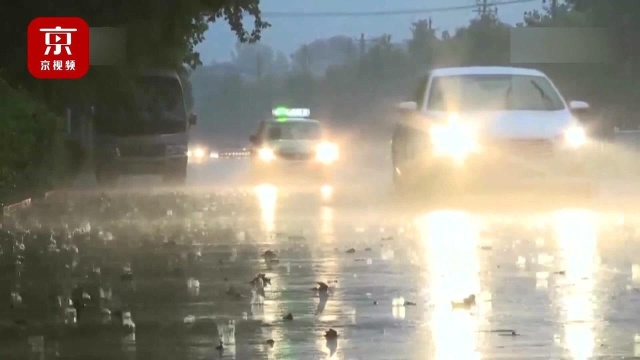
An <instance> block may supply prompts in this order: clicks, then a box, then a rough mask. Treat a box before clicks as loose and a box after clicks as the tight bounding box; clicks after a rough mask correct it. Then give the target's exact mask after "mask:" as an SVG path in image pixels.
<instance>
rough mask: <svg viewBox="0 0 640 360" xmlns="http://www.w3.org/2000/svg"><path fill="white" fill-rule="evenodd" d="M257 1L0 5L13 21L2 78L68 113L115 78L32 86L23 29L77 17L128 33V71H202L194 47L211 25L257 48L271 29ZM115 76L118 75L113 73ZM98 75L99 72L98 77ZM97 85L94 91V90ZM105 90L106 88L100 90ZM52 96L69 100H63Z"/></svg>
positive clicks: (7, 30) (65, 0)
mask: <svg viewBox="0 0 640 360" xmlns="http://www.w3.org/2000/svg"><path fill="white" fill-rule="evenodd" d="M258 4H259V0H247V1H242V2H229V1H223V0H202V1H200V0H167V1H160V2H159V1H153V0H137V1H122V0H103V1H97V0H90V1H79V2H78V1H72V0H60V1H55V2H52V1H48V0H24V1H4V2H2V3H0V13H2V14H6V15H10V16H5V17H4V19H3V29H4V31H3V36H4V37H5V38H6V39H12V40H11V41H8V42H6V44H4V45H3V47H2V50H0V74H1V75H2V77H4V78H5V79H6V80H7V81H8V82H9V83H10V84H12V85H14V86H19V87H22V86H25V87H27V88H29V89H31V90H36V91H37V92H38V93H39V95H40V96H41V97H42V98H44V99H46V100H48V103H50V104H51V105H53V107H54V108H55V109H56V110H61V109H62V108H64V106H63V105H64V103H65V102H66V101H68V100H69V99H70V98H74V99H76V98H78V97H79V96H80V95H83V94H87V96H89V94H90V93H91V91H90V88H91V87H92V86H96V85H95V82H96V81H98V82H99V81H102V80H104V78H107V79H108V78H109V77H110V76H113V75H112V74H110V75H106V76H101V75H100V74H98V75H96V76H92V73H93V72H94V71H93V69H92V70H91V71H90V74H89V76H87V77H86V78H85V79H84V81H78V82H73V84H70V82H66V83H65V82H61V81H48V82H42V81H34V79H32V78H31V76H30V75H29V74H28V72H27V70H26V67H25V65H24V64H25V63H26V37H25V35H24V34H25V29H27V26H28V24H29V22H30V21H31V20H32V19H33V18H35V17H38V16H79V17H82V18H83V19H85V20H86V21H87V23H88V24H89V26H91V27H102V26H119V27H123V28H125V29H126V31H127V35H128V36H127V60H128V63H127V69H126V70H125V69H119V70H118V71H121V72H126V71H130V70H135V69H137V68H139V67H143V66H150V65H160V66H170V67H173V68H176V69H179V68H180V66H181V65H182V64H183V63H185V64H187V65H188V66H190V67H195V66H196V65H199V64H200V63H201V62H200V58H199V54H198V53H197V52H196V51H195V46H196V45H197V44H198V43H199V42H201V41H202V40H203V35H204V33H205V31H206V30H207V27H208V23H210V22H214V21H218V20H219V19H221V18H222V19H224V20H225V21H227V22H228V23H229V26H230V27H231V29H232V30H233V31H234V32H235V33H236V35H237V36H238V38H239V40H240V41H242V42H256V41H258V40H259V39H260V37H261V34H262V30H264V29H266V28H267V27H268V26H269V24H268V23H266V22H265V21H263V20H262V17H261V13H260V9H259V7H258ZM243 14H248V15H249V16H252V17H253V18H254V22H253V25H254V28H253V29H252V30H247V29H246V28H245V26H244V25H243V22H242V20H243ZM114 71H115V70H114ZM98 72H100V71H98ZM92 84H93V85H92ZM98 86H103V85H98ZM54 94H67V95H68V96H66V97H65V98H59V97H55V96H54Z"/></svg>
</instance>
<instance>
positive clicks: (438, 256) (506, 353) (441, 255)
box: [0, 180, 640, 360]
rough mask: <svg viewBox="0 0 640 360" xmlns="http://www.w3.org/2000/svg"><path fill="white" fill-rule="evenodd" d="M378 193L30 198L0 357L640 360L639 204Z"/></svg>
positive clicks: (0, 314) (12, 271)
mask: <svg viewBox="0 0 640 360" xmlns="http://www.w3.org/2000/svg"><path fill="white" fill-rule="evenodd" d="M225 181H226V180H225ZM385 186H386V184H383V185H380V186H378V187H377V188H376V187H366V186H365V187H340V186H336V187H335V188H326V187H325V188H321V187H316V188H307V189H304V190H291V189H289V188H286V187H285V188H282V187H281V188H278V187H276V186H271V185H261V186H255V187H245V186H233V187H231V190H215V189H206V190H198V191H190V192H185V193H166V192H159V193H142V192H131V193H129V192H123V193H111V194H99V193H95V192H87V193H74V194H66V195H64V194H63V195H60V196H57V195H56V196H52V197H51V198H50V199H49V200H47V201H45V202H42V203H35V204H34V205H33V207H32V208H31V209H29V210H27V211H25V212H20V213H18V214H16V215H14V218H13V219H6V220H7V221H6V222H5V224H4V229H3V233H2V254H1V255H0V258H1V261H2V277H1V279H0V291H1V294H2V301H1V303H0V307H1V310H0V331H1V335H0V359H141V360H142V359H212V358H213V359H215V358H229V359H324V358H328V357H330V356H332V357H331V358H334V359H431V358H433V359H474V358H478V359H481V358H482V359H496V358H504V359H513V358H526V359H531V358H575V359H585V358H590V357H598V356H612V357H620V356H627V357H630V356H634V355H635V356H640V336H636V333H640V256H639V255H638V254H640V251H639V250H640V240H639V238H638V236H639V231H640V216H638V215H637V212H635V211H631V210H629V211H625V212H622V211H616V210H613V209H615V208H616V206H604V205H602V204H606V201H600V200H598V201H594V202H591V203H588V204H584V203H581V204H580V205H579V206H576V205H575V204H574V203H568V204H558V205H555V204H554V205H549V206H545V207H542V208H539V209H535V208H534V209H531V208H527V209H524V208H517V207H516V208H505V207H502V206H495V203H494V204H493V205H494V206H490V207H489V206H488V207H485V208H483V207H473V208H472V209H470V208H467V209H465V208H459V207H452V206H449V207H447V206H442V207H440V206H438V207H436V208H427V207H424V206H422V207H417V206H414V207H410V206H399V204H398V203H396V202H394V201H393V200H391V199H390V198H389V197H388V195H387V194H386V193H385V192H384V191H382V190H381V189H382V188H384V187H385ZM489 203H490V202H489ZM601 205H602V206H601ZM50 229H52V230H53V232H51V230H50ZM267 251H271V252H273V253H274V254H275V255H274V256H271V257H270V256H266V257H265V256H264V254H265V252H267ZM259 273H263V274H265V276H266V277H267V278H269V279H270V284H269V285H267V286H265V287H264V290H263V291H261V289H262V288H261V287H260V286H259V285H258V286H254V285H252V284H250V281H251V280H252V279H253V278H254V277H256V275H257V274H259ZM317 282H323V283H326V284H327V285H328V288H329V289H328V291H327V293H326V295H325V294H324V293H323V292H318V291H315V290H312V288H313V287H316V286H317ZM470 295H474V296H475V302H470V301H468V302H467V303H466V304H465V303H464V301H463V299H465V298H468V297H469V296H470ZM452 302H454V303H452ZM128 314H130V316H131V321H128V320H126V319H127V318H128V316H127V315H128ZM287 314H291V315H292V319H286V318H285V316H286V315H287ZM230 320H232V321H234V324H235V325H234V327H235V332H234V333H235V336H231V338H229V337H228V336H226V334H224V333H228V332H229V325H228V324H229V321H230ZM132 323H133V324H135V326H132ZM329 329H334V330H335V331H336V332H337V333H338V338H337V339H335V340H332V339H327V338H325V336H324V335H325V332H326V331H328V330H329ZM220 336H222V337H223V338H224V340H225V342H226V343H225V344H223V349H222V350H219V349H216V347H217V346H218V345H219V343H220V340H219V338H220ZM233 338H235V339H233ZM234 340H235V341H234ZM268 340H272V341H273V342H272V343H268V342H267V341H268Z"/></svg>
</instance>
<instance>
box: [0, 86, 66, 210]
mask: <svg viewBox="0 0 640 360" xmlns="http://www.w3.org/2000/svg"><path fill="white" fill-rule="evenodd" d="M60 124H62V122H61V120H60V118H59V117H57V116H56V115H55V114H53V113H52V112H50V111H49V110H48V109H47V108H46V107H45V106H44V105H42V104H41V103H39V102H37V101H35V100H33V98H32V97H30V96H29V94H27V93H25V92H23V91H18V90H15V89H12V88H11V87H10V86H9V85H8V84H7V83H6V82H5V81H3V80H2V79H0V127H1V128H2V131H1V132H0V203H1V204H2V205H6V204H8V203H11V202H14V201H18V200H21V199H22V198H24V197H28V196H30V195H31V194H33V193H34V192H40V191H46V190H48V189H50V188H51V187H52V186H53V185H54V184H55V183H56V182H58V181H61V180H63V179H65V178H67V177H68V176H67V174H68V171H67V169H66V167H64V166H62V167H61V166H59V165H60V161H59V160H60V159H59V158H58V156H57V155H56V154H58V155H62V156H63V157H64V155H63V154H64V150H61V151H56V135H60V134H61V132H60V131H59V127H58V126H59V125H60Z"/></svg>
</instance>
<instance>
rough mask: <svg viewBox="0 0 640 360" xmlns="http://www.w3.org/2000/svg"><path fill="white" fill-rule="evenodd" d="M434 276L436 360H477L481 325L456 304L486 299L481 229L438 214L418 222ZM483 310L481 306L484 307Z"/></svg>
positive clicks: (465, 219) (465, 217)
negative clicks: (480, 252)
mask: <svg viewBox="0 0 640 360" xmlns="http://www.w3.org/2000/svg"><path fill="white" fill-rule="evenodd" d="M417 225H418V228H419V231H420V235H421V236H420V237H421V239H422V241H423V243H424V245H425V246H424V248H425V254H424V256H425V258H426V262H427V266H428V269H429V270H428V271H429V280H428V281H429V286H430V289H429V290H430V296H431V299H430V301H431V302H432V303H433V305H434V308H433V312H432V314H431V319H430V327H431V334H432V337H433V343H434V354H433V355H434V356H433V358H435V359H474V358H479V357H480V356H479V354H478V351H477V342H478V339H477V336H478V332H477V331H478V319H477V316H478V314H479V313H481V311H482V309H481V308H478V309H477V312H476V315H474V314H473V313H470V312H467V311H453V310H452V308H451V301H453V300H454V301H460V300H461V299H463V298H465V297H467V296H469V295H470V294H476V296H478V295H479V294H480V290H481V289H480V278H479V270H480V264H479V259H478V253H477V251H478V250H477V247H478V238H479V229H480V227H479V224H478V222H477V221H476V219H474V218H473V217H472V216H471V215H470V214H468V213H465V212H462V211H436V212H432V213H429V214H427V215H425V216H424V217H421V218H419V219H418V220H417ZM478 305H480V303H479V304H478Z"/></svg>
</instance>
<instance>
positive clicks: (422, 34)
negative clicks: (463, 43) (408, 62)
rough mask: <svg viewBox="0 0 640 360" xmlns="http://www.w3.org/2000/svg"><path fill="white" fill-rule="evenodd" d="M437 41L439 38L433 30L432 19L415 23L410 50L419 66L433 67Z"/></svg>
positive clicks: (412, 29)
mask: <svg viewBox="0 0 640 360" xmlns="http://www.w3.org/2000/svg"><path fill="white" fill-rule="evenodd" d="M447 34H448V33H447ZM437 41H438V38H437V37H436V33H435V30H434V29H433V28H432V22H431V19H428V20H419V21H417V22H414V23H413V24H412V25H411V39H410V40H409V49H408V50H409V54H410V55H411V58H412V59H413V61H415V62H416V64H419V65H427V66H429V65H431V64H432V63H433V59H434V51H435V46H436V44H435V43H436V42H437Z"/></svg>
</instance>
